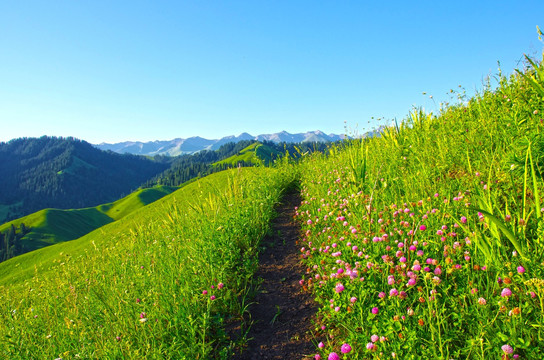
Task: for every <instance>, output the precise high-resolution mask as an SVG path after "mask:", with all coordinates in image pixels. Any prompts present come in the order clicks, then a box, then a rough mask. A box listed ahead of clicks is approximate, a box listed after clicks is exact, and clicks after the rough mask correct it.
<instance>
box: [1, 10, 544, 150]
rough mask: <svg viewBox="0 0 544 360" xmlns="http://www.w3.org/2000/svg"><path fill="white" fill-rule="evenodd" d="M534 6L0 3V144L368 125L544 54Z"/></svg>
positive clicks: (542, 20)
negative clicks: (51, 137)
mask: <svg viewBox="0 0 544 360" xmlns="http://www.w3.org/2000/svg"><path fill="white" fill-rule="evenodd" d="M543 14H544V1H531V0H528V1H521V2H520V1H507V0H499V1H497V0H495V1H388V2H378V1H376V2H367V1H317V0H313V1H3V2H0V141H7V140H10V139H12V138H16V137H23V136H27V137H35V136H41V135H55V136H75V137H77V138H80V139H84V140H87V141H89V142H92V143H100V142H103V141H104V142H119V141H125V140H141V141H149V140H159V139H160V140H169V139H173V138H175V137H181V138H186V137H190V136H197V135H198V136H203V137H206V138H219V137H222V136H227V135H237V134H239V133H241V132H244V131H245V132H249V133H251V134H253V135H257V134H261V133H274V132H279V131H282V130H286V131H289V132H304V131H310V130H317V129H320V130H322V131H324V132H326V133H331V132H334V133H344V125H345V124H347V127H348V128H349V129H351V131H357V132H359V133H362V132H364V131H366V130H369V129H371V128H373V127H376V126H377V125H380V124H381V123H383V122H384V120H381V121H380V122H378V121H377V120H376V119H377V118H385V119H393V118H397V119H399V120H400V119H402V118H403V117H405V116H406V115H407V113H408V112H409V111H410V109H411V108H412V106H414V105H415V106H424V107H425V108H426V109H427V110H428V111H433V110H434V111H437V109H438V105H437V104H439V103H440V102H442V101H448V100H450V97H449V95H448V92H449V90H450V89H452V88H453V89H455V88H457V86H458V85H462V86H463V87H464V88H466V89H467V92H469V93H472V92H474V90H475V89H481V88H482V83H483V81H484V79H485V78H486V76H488V75H495V74H496V73H497V71H498V65H497V62H498V61H500V63H501V68H502V70H503V72H504V73H511V72H512V70H513V69H514V68H516V67H521V66H522V63H520V61H521V59H522V58H523V54H524V53H526V54H530V55H535V56H540V54H541V53H542V48H543V44H542V42H540V41H539V40H538V37H537V32H536V26H537V25H539V26H540V27H541V28H542V27H544V17H543V16H542V15H543ZM423 92H426V93H427V94H426V95H423ZM429 95H433V99H430V98H429ZM372 117H374V119H372Z"/></svg>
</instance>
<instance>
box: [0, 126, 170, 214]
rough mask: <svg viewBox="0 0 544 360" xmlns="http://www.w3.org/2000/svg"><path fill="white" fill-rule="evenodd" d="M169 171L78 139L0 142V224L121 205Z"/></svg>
mask: <svg viewBox="0 0 544 360" xmlns="http://www.w3.org/2000/svg"><path fill="white" fill-rule="evenodd" d="M168 166H169V164H168V163H166V162H164V161H154V160H151V159H148V158H145V157H141V156H134V155H120V154H116V153H113V152H104V151H101V150H98V149H96V148H95V147H93V146H92V145H91V144H89V143H87V142H85V141H81V140H77V139H74V138H56V137H45V136H44V137H41V138H21V139H15V140H11V141H9V142H7V143H0V174H2V175H1V176H0V222H5V221H6V220H9V219H14V218H17V217H20V216H23V215H26V214H29V213H31V212H34V211H37V210H40V209H44V208H50V207H54V208H62V209H66V208H81V207H88V206H95V205H98V204H102V203H106V202H111V201H114V200H117V199H118V198H120V197H121V196H122V195H126V194H129V193H130V192H132V191H133V190H134V189H136V188H138V187H139V186H140V184H142V183H143V182H145V181H146V180H147V179H149V178H151V177H153V176H154V175H156V174H158V173H160V172H162V171H164V170H165V169H166V168H167V167H168Z"/></svg>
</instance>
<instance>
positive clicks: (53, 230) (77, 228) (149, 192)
mask: <svg viewBox="0 0 544 360" xmlns="http://www.w3.org/2000/svg"><path fill="white" fill-rule="evenodd" d="M176 189H177V188H176V187H168V186H155V187H153V188H148V189H140V190H137V191H135V192H133V193H132V194H130V195H128V196H125V197H124V198H122V199H119V200H117V201H115V202H112V203H109V204H104V205H99V206H96V207H91V208H85V209H73V210H61V209H44V210H40V211H38V212H36V213H33V214H30V215H27V216H24V217H22V218H19V219H16V220H13V221H10V222H7V223H5V224H3V225H1V226H0V232H4V231H6V230H7V229H8V228H9V227H11V226H12V225H13V226H15V227H16V228H18V227H19V226H20V225H21V224H24V225H25V226H26V227H29V228H30V229H31V230H30V232H29V233H28V234H26V235H25V236H24V237H23V238H22V239H21V242H22V245H23V247H24V248H25V249H26V251H32V250H36V249H40V248H42V247H44V246H49V245H52V244H56V243H59V242H63V241H68V240H74V239H78V238H80V237H82V236H83V235H85V234H87V233H89V232H91V231H93V230H95V229H98V228H99V227H102V226H104V225H106V224H108V223H110V222H113V221H116V220H119V219H121V218H123V217H125V216H126V215H128V214H130V213H132V212H134V211H136V210H138V209H140V208H142V207H144V206H146V205H148V204H150V203H152V202H154V201H156V200H158V199H160V198H162V197H163V196H165V195H168V194H170V193H171V192H173V191H174V190H176Z"/></svg>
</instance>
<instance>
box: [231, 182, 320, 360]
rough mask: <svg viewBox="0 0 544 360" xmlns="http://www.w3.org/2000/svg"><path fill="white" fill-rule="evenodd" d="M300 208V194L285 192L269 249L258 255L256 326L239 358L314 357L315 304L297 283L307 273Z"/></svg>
mask: <svg viewBox="0 0 544 360" xmlns="http://www.w3.org/2000/svg"><path fill="white" fill-rule="evenodd" d="M299 204H300V195H299V194H298V193H297V192H296V191H291V192H289V193H287V194H286V195H285V197H284V198H283V201H282V203H281V204H280V206H279V207H278V209H277V212H278V216H277V217H276V219H275V220H274V221H273V223H272V231H271V235H269V236H266V237H265V238H264V239H263V245H265V246H266V247H267V249H266V250H265V251H263V253H262V254H261V255H260V257H259V270H258V271H257V274H256V276H257V277H259V278H261V279H262V280H263V281H262V284H261V288H260V290H261V291H260V292H259V294H258V295H257V296H256V298H255V304H254V305H252V306H251V307H250V313H251V318H252V320H253V321H254V324H253V326H252V327H251V329H250V331H249V334H248V338H249V339H252V340H250V341H249V343H248V348H247V349H245V350H244V351H243V353H242V354H241V355H240V354H239V355H237V356H235V357H234V359H235V360H256V359H293V360H295V359H310V355H311V354H312V353H315V347H314V345H313V344H312V342H311V337H310V334H309V331H310V329H311V328H312V317H313V316H314V315H315V313H316V311H317V305H316V304H315V302H314V301H313V299H312V297H311V295H310V294H308V293H307V292H302V291H301V286H300V284H299V280H300V279H301V275H302V274H304V272H305V268H304V267H303V266H302V264H300V251H299V246H298V245H297V242H298V239H299V235H300V234H299V232H300V227H299V226H298V225H297V224H296V223H295V222H294V220H293V217H294V214H295V210H294V208H295V206H297V205H299Z"/></svg>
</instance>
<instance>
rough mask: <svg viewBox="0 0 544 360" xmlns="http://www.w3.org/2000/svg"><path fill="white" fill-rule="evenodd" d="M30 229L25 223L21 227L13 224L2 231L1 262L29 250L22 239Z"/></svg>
mask: <svg viewBox="0 0 544 360" xmlns="http://www.w3.org/2000/svg"><path fill="white" fill-rule="evenodd" d="M29 231H30V229H29V228H27V227H26V226H25V224H21V225H20V226H19V228H16V227H15V226H13V225H11V227H9V228H8V230H7V231H5V232H4V233H1V232H0V262H2V261H6V260H8V259H11V258H12V257H15V256H17V255H20V254H23V253H25V252H26V251H28V250H26V249H25V248H24V245H23V244H22V242H21V241H20V240H21V238H22V237H23V236H25V235H26V234H27V233H28V232H29Z"/></svg>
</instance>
